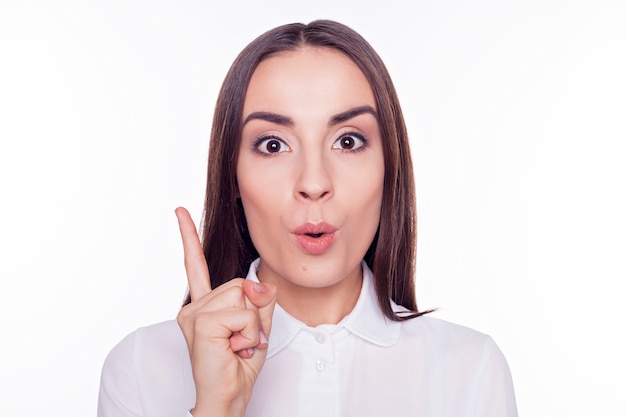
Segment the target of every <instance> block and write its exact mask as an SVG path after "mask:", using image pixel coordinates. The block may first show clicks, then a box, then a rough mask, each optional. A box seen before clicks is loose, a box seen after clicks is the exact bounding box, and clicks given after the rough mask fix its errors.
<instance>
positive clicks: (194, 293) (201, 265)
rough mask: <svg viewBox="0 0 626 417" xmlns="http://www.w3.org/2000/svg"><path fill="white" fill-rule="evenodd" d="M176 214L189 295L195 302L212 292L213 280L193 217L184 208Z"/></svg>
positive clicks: (176, 211) (177, 210)
mask: <svg viewBox="0 0 626 417" xmlns="http://www.w3.org/2000/svg"><path fill="white" fill-rule="evenodd" d="M175 213H176V217H177V218H178V227H179V229H180V235H181V237H182V240H183V251H184V254H185V271H186V272H187V282H188V283H189V294H190V295H191V300H192V301H193V300H197V299H198V298H201V297H202V296H204V295H206V294H208V293H209V292H211V278H210V276H209V269H208V267H207V264H206V259H205V258H204V251H203V250H202V245H201V244H200V239H199V238H198V232H196V225H195V224H194V223H193V220H192V219H191V215H190V214H189V212H188V211H187V209H185V208H184V207H178V208H177V209H176V210H175Z"/></svg>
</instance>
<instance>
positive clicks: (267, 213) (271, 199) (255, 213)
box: [237, 160, 287, 245]
mask: <svg viewBox="0 0 626 417" xmlns="http://www.w3.org/2000/svg"><path fill="white" fill-rule="evenodd" d="M237 184H238V187H239V197H240V198H241V202H242V204H243V208H244V213H245V216H246V222H247V223H248V229H249V231H250V235H251V237H252V238H253V241H255V245H256V240H257V237H258V236H261V237H262V236H267V235H268V234H269V233H271V231H272V230H276V228H275V227H271V226H272V225H275V224H276V222H277V221H278V220H279V217H278V216H277V213H280V210H281V207H284V200H285V195H286V191H285V187H286V186H287V184H286V183H285V181H284V179H283V180H281V178H280V176H279V175H278V170H267V169H260V167H258V166H254V165H253V164H251V163H246V161H245V160H244V161H240V164H239V166H238V167H237Z"/></svg>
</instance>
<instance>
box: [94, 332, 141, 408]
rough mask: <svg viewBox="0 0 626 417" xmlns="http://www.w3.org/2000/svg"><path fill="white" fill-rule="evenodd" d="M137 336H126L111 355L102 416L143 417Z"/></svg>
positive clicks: (102, 382) (104, 376)
mask: <svg viewBox="0 0 626 417" xmlns="http://www.w3.org/2000/svg"><path fill="white" fill-rule="evenodd" d="M134 345H135V333H131V334H129V335H128V336H126V337H125V338H124V339H123V340H122V341H121V342H120V343H118V344H117V345H116V346H115V347H114V348H113V349H112V350H111V352H110V353H109V354H108V356H107V358H106V360H105V361H104V366H103V367H102V375H101V378H100V392H99V394H98V417H114V416H118V417H140V416H141V417H143V412H142V410H141V402H140V399H139V390H138V389H137V382H136V378H135V364H134V360H133V351H134Z"/></svg>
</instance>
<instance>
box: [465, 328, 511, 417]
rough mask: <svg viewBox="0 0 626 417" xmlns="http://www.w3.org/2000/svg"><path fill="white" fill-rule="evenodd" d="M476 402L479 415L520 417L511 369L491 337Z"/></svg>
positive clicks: (482, 416) (483, 416)
mask: <svg viewBox="0 0 626 417" xmlns="http://www.w3.org/2000/svg"><path fill="white" fill-rule="evenodd" d="M484 355H485V356H484V365H485V366H484V368H483V369H484V373H483V377H482V379H481V383H480V387H479V392H478V399H477V403H476V413H475V415H476V416H477V417H518V416H517V405H516V400H515V392H514V390H513V379H512V377H511V371H510V369H509V366H508V364H507V362H506V359H505V357H504V355H503V354H502V351H501V350H500V349H499V348H498V346H497V345H496V343H495V342H494V341H493V340H492V339H491V338H489V343H488V344H487V346H486V349H485V352H484Z"/></svg>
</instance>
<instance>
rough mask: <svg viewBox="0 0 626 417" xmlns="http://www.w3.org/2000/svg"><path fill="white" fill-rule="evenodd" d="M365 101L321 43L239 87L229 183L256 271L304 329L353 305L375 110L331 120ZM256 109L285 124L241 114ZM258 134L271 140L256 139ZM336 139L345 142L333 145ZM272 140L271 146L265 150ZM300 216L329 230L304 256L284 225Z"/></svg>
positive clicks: (368, 200)
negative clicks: (316, 251) (321, 246)
mask: <svg viewBox="0 0 626 417" xmlns="http://www.w3.org/2000/svg"><path fill="white" fill-rule="evenodd" d="M366 107H367V108H369V109H372V111H375V108H376V102H375V99H374V95H373V93H372V90H371V88H370V86H369V83H368V81H367V79H366V78H365V76H364V75H363V73H362V72H361V70H360V69H359V68H358V67H357V66H356V65H355V64H354V63H353V62H352V61H351V60H350V59H349V58H348V57H346V56H345V55H343V54H341V53H340V52H337V51H335V50H333V49H328V48H312V47H306V48H304V49H299V50H297V51H290V52H283V53H280V54H278V55H276V56H273V57H271V58H269V59H267V60H265V61H263V62H262V63H261V64H260V65H259V66H258V67H257V69H256V71H255V72H254V74H253V76H252V79H251V80H250V84H249V87H248V91H247V94H246V99H245V102H244V121H246V120H247V122H246V123H245V124H244V127H243V133H242V141H241V147H240V151H239V160H238V164H237V180H238V185H239V192H240V196H241V200H242V202H243V206H244V210H245V213H246V219H247V221H248V227H249V230H250V235H251V237H252V241H253V243H254V245H255V247H256V248H257V250H258V251H259V254H260V257H261V264H260V267H259V270H258V276H259V279H260V280H261V281H262V282H270V283H273V284H275V285H276V286H277V287H278V289H279V290H278V303H279V304H280V305H281V307H283V308H284V309H285V310H286V311H288V312H289V313H290V314H292V315H293V316H294V317H296V318H298V319H299V320H301V321H303V322H305V323H306V324H308V325H310V326H316V325H319V324H323V323H338V322H339V321H340V320H341V319H342V318H343V317H345V316H346V315H347V314H348V313H349V312H350V311H351V310H352V308H353V307H354V304H355V303H356V300H357V298H358V295H359V293H360V289H361V266H360V262H361V260H362V259H363V256H364V255H365V252H366V251H367V248H368V247H369V245H370V243H371V242H372V240H373V238H374V235H375V233H376V230H377V228H378V223H379V218H380V207H381V202H382V192H383V177H384V158H383V150H382V144H381V138H380V133H379V127H378V122H377V120H376V117H375V115H373V114H372V113H370V112H367V111H365V112H362V113H358V114H356V115H355V116H354V117H350V118H348V119H347V120H342V121H341V122H339V123H332V121H333V118H334V117H335V116H337V115H340V114H343V113H345V112H347V111H350V110H352V109H357V108H360V109H363V108H366ZM259 113H261V114H264V113H271V114H274V115H279V116H281V118H283V119H289V120H290V121H291V124H288V125H285V124H281V123H277V122H276V121H275V120H263V119H262V118H250V117H251V115H254V114H257V115H258V114H259ZM359 136H361V138H359ZM264 137H265V138H267V137H271V139H266V140H265V141H264V142H261V143H260V144H259V143H258V140H259V138H261V139H263V138H264ZM342 138H343V139H348V140H352V141H353V143H354V146H353V148H352V149H344V148H342V147H340V146H338V145H341V143H337V142H340V141H341V139H342ZM338 140H339V141H338ZM272 141H273V142H272ZM365 141H366V142H365ZM276 142H278V143H279V145H278V146H279V152H275V153H273V154H268V153H267V152H268V151H267V146H268V145H269V146H272V145H274V146H276ZM272 150H273V149H272ZM262 152H265V153H262ZM306 222H310V223H313V224H317V223H320V222H326V223H329V224H332V225H333V226H335V227H336V228H337V229H338V230H337V232H336V237H335V241H334V243H333V245H332V246H331V247H330V249H329V250H328V251H327V252H325V253H323V254H321V255H311V254H309V253H307V252H306V251H303V250H302V248H301V247H299V246H298V245H297V244H295V243H294V236H293V233H292V232H293V231H294V229H296V228H297V227H298V226H299V225H301V224H303V223H306Z"/></svg>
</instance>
